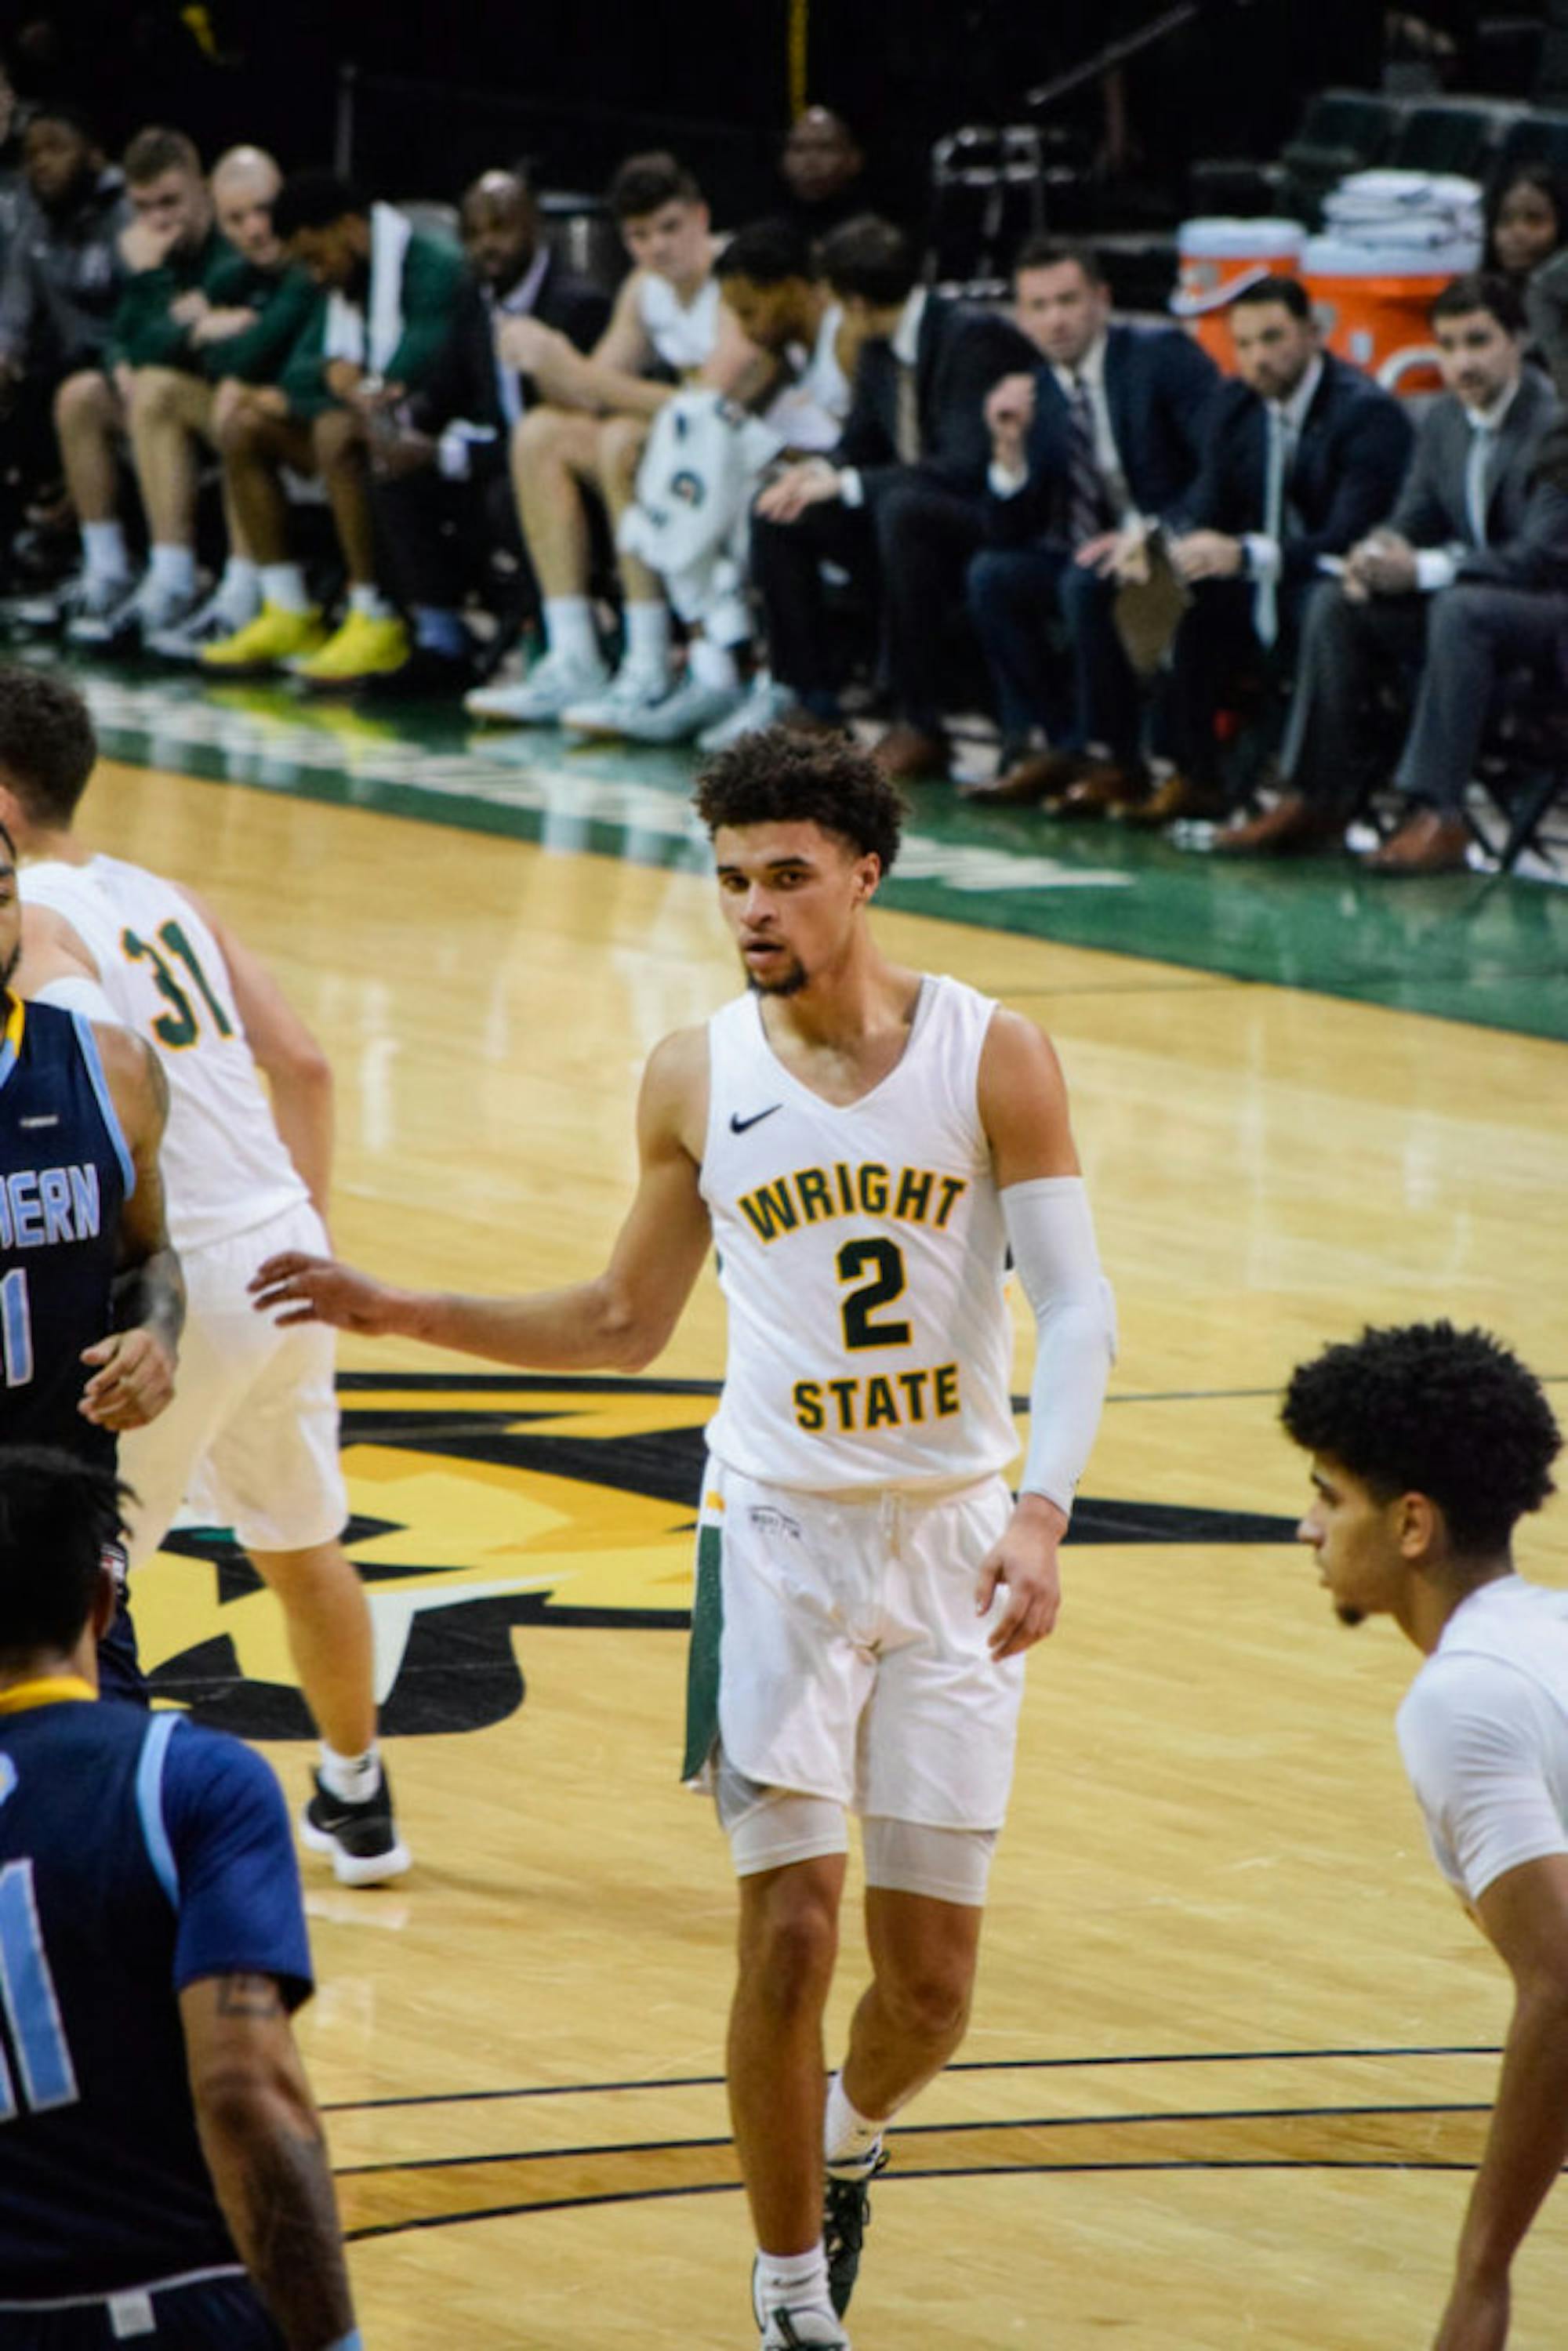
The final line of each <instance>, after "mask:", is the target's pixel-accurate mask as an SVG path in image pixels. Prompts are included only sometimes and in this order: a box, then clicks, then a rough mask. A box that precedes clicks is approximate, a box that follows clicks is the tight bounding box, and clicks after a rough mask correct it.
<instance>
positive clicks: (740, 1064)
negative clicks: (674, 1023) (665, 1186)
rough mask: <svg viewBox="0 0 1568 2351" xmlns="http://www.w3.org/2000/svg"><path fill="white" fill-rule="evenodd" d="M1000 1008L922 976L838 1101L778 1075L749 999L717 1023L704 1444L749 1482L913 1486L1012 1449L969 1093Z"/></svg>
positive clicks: (999, 1254)
mask: <svg viewBox="0 0 1568 2351" xmlns="http://www.w3.org/2000/svg"><path fill="white" fill-rule="evenodd" d="M994 1010H995V1006H994V1005H993V1003H992V1002H991V999H990V998H988V997H984V996H980V995H977V993H976V991H975V990H974V989H973V988H970V987H964V986H963V985H962V984H961V983H960V982H959V981H957V980H953V979H945V978H933V977H927V978H926V979H925V981H924V982H923V984H922V987H921V992H920V1001H919V1004H918V1005H917V1006H916V1008H915V1021H914V1025H913V1027H912V1029H911V1031H910V1036H909V1041H908V1043H907V1044H906V1046H905V1047H904V1057H903V1059H902V1060H901V1061H899V1063H898V1066H897V1068H896V1069H894V1070H892V1071H889V1072H888V1074H887V1076H886V1077H885V1078H883V1081H882V1082H881V1083H880V1085H877V1086H874V1087H873V1090H872V1092H870V1093H869V1094H866V1095H863V1096H862V1099H861V1100H860V1101H859V1102H853V1103H851V1104H850V1105H849V1106H848V1107H841V1106H838V1105H835V1104H834V1103H832V1102H824V1101H823V1100H822V1099H821V1096H820V1095H818V1094H815V1093H813V1092H811V1090H810V1087H808V1086H804V1085H802V1084H801V1083H800V1081H799V1080H798V1079H797V1078H794V1077H792V1076H791V1075H790V1073H789V1071H788V1070H787V1069H786V1068H785V1067H784V1064H783V1063H782V1061H779V1059H778V1057H777V1056H776V1055H775V1053H774V1052H773V1050H772V1048H771V1046H770V1045H769V1044H768V1039H767V1035H766V1032H765V1031H764V1029H763V1026H762V1011H761V1006H760V1002H759V1000H758V998H757V997H755V996H744V997H741V998H737V1001H736V1002H734V1003H733V1004H728V1005H727V1006H726V1007H725V1008H724V1010H723V1011H722V1012H718V1013H716V1014H715V1015H714V1017H713V1019H711V1020H710V1021H709V1023H708V1066H709V1082H710V1096H711V1098H710V1102H709V1106H708V1123H707V1139H706V1147H705V1149H704V1153H703V1164H702V1175H701V1185H702V1193H703V1197H704V1199H705V1200H706V1202H707V1206H708V1210H709V1213H710V1215H711V1217H712V1219H713V1228H714V1238H715V1240H716V1244H717V1249H718V1259H719V1282H720V1285H721V1287H722V1289H723V1290H724V1294H725V1297H726V1300H727V1303H728V1307H729V1353H728V1363H727V1370H726V1374H725V1383H724V1394H723V1395H722V1397H721V1398H720V1401H719V1408H718V1412H717V1415H716V1417H715V1419H714V1421H713V1424H712V1426H710V1428H709V1430H708V1444H709V1447H710V1448H711V1449H712V1451H713V1452H714V1454H715V1455H716V1457H717V1458H718V1459H719V1460H721V1461H723V1462H725V1463H726V1464H727V1466H728V1467H729V1468H733V1469H737V1470H739V1471H740V1472H741V1474H742V1475H743V1476H745V1477H748V1478H758V1479H764V1480H765V1481H767V1482H768V1484H771V1485H776V1486H794V1487H799V1488H801V1489H806V1490H809V1491H815V1492H834V1491H842V1490H845V1489H855V1488H868V1487H890V1486H891V1487H920V1486H926V1485H935V1484H938V1483H946V1482H950V1481H953V1480H956V1479H979V1478H984V1477H988V1476H992V1475H994V1474H995V1473H996V1472H997V1471H998V1470H1000V1469H1003V1468H1006V1466H1007V1464H1008V1463H1009V1461H1010V1460H1011V1458H1013V1455H1014V1454H1015V1453H1016V1452H1017V1450H1018V1438H1017V1436H1016V1433H1015V1430H1014V1426H1013V1418H1012V1409H1011V1404H1010V1400H1009V1372H1010V1370H1011V1366H1012V1325H1011V1322H1010V1320H1009V1315H1008V1311H1007V1307H1006V1304H1005V1302H1004V1300H1003V1295H1002V1291H1003V1284H1004V1281H1005V1279H1006V1266H1007V1237H1006V1233H1005V1230H1004V1228H1003V1223H1002V1212H1001V1203H1000V1201H999V1199H998V1195H997V1187H996V1184H995V1181H994V1179H993V1176H992V1173H991V1164H990V1153H989V1149H988V1144H987V1142H986V1137H985V1134H984V1131H983V1130H982V1128H981V1125H980V1117H979V1111H978V1107H977V1084H978V1078H979V1066H980V1049H981V1047H982V1046H983V1044H984V1042H985V1038H986V1030H987V1029H988V1026H989V1023H990V1018H991V1014H992V1012H993V1011H994Z"/></svg>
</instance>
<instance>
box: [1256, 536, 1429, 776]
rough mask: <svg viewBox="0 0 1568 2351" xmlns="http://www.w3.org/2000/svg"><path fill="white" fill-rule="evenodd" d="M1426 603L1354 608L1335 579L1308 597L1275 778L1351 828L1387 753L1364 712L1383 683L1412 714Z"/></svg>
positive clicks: (1379, 600) (1387, 599)
mask: <svg viewBox="0 0 1568 2351" xmlns="http://www.w3.org/2000/svg"><path fill="white" fill-rule="evenodd" d="M1437 601H1438V602H1439V603H1440V602H1441V601H1442V599H1441V598H1440V597H1439V598H1438V599H1437ZM1431 602H1432V599H1430V598H1429V597H1426V596H1370V597H1368V598H1367V599H1366V600H1365V601H1364V602H1358V601H1354V600H1353V599H1352V598H1351V597H1349V596H1347V595H1346V594H1345V592H1344V590H1343V588H1342V587H1341V586H1340V584H1339V582H1338V580H1322V581H1321V582H1320V583H1319V585H1318V586H1317V587H1315V588H1313V589H1312V590H1310V591H1309V594H1308V598H1307V604H1306V611H1305V616H1304V619H1303V622H1302V626H1301V660H1300V662H1299V663H1298V664H1297V668H1296V690H1295V693H1294V694H1293V695H1291V715H1290V719H1289V722H1288V723H1287V726H1286V728H1285V740H1284V747H1283V748H1282V750H1281V755H1280V772H1281V779H1282V780H1283V782H1284V783H1285V785H1286V786H1287V787H1288V789H1290V790H1291V791H1293V792H1300V793H1301V795H1302V797H1303V798H1304V799H1310V800H1311V801H1312V803H1313V804H1314V806H1316V807H1319V808H1321V809H1322V810H1323V811H1324V812H1325V814H1334V815H1337V816H1342V817H1343V818H1344V819H1346V820H1349V819H1350V818H1351V817H1353V816H1354V814H1355V812H1356V810H1358V809H1359V808H1360V807H1361V805H1362V803H1363V801H1364V799H1365V798H1366V796H1367V794H1368V792H1369V791H1371V790H1372V789H1374V787H1375V785H1376V784H1378V783H1379V782H1380V781H1381V780H1382V777H1383V775H1384V774H1385V773H1386V771H1387V764H1388V762H1387V758H1386V756H1380V753H1386V751H1387V745H1386V743H1385V742H1384V741H1382V740H1381V739H1380V730H1379V729H1378V728H1377V727H1376V726H1369V724H1368V713H1369V705H1371V702H1372V698H1373V696H1374V695H1375V693H1376V691H1377V689H1378V688H1379V686H1380V685H1385V684H1393V685H1395V686H1396V687H1398V688H1399V689H1400V696H1401V701H1402V704H1403V705H1404V706H1405V707H1406V708H1407V707H1408V705H1409V700H1410V695H1411V694H1412V692H1413V691H1414V687H1415V681H1416V672H1417V670H1418V668H1419V666H1420V664H1421V661H1422V657H1423V655H1424V653H1425V652H1426V647H1427V619H1428V607H1429V605H1430V604H1431Z"/></svg>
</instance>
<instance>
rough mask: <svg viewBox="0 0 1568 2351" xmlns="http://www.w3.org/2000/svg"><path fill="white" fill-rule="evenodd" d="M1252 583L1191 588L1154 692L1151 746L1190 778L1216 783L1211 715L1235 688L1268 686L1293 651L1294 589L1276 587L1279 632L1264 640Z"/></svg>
mask: <svg viewBox="0 0 1568 2351" xmlns="http://www.w3.org/2000/svg"><path fill="white" fill-rule="evenodd" d="M1254 593H1255V590H1254V587H1253V583H1252V582H1251V581H1250V580H1199V581H1198V583H1197V586H1196V587H1195V589H1194V590H1193V598H1192V602H1191V603H1190V604H1189V605H1188V606H1187V608H1186V611H1185V612H1184V613H1183V615H1182V620H1181V625H1180V627H1179V628H1178V629H1177V631H1176V639H1175V642H1174V643H1173V644H1172V647H1171V662H1170V668H1169V671H1168V673H1167V674H1166V676H1165V677H1164V679H1163V680H1162V682H1161V684H1160V687H1159V689H1158V694H1157V701H1156V716H1155V729H1154V735H1155V749H1156V750H1157V751H1160V752H1163V753H1164V754H1165V755H1166V757H1168V758H1171V759H1173V760H1174V761H1175V763H1176V767H1177V768H1179V769H1180V770H1181V772H1182V774H1183V775H1184V776H1186V777H1187V778H1189V779H1190V780H1191V781H1192V782H1193V783H1195V784H1203V785H1207V786H1209V787H1210V788H1218V786H1219V785H1220V784H1221V782H1222V780H1223V779H1222V776H1221V769H1220V745H1219V740H1218V736H1217V734H1216V732H1215V720H1216V718H1217V717H1218V715H1219V713H1220V711H1221V710H1223V709H1225V708H1227V707H1228V706H1231V705H1233V704H1234V701H1235V699H1236V697H1237V696H1238V695H1239V694H1247V693H1255V692H1256V691H1257V689H1258V688H1259V687H1260V686H1262V687H1265V688H1267V687H1273V686H1276V685H1277V684H1278V682H1279V680H1280V679H1281V678H1282V677H1288V676H1289V675H1290V673H1291V664H1292V662H1293V659H1294V656H1295V649H1296V632H1297V623H1298V622H1299V619H1300V611H1301V602H1300V598H1299V596H1296V595H1291V594H1290V593H1288V592H1287V591H1286V590H1284V589H1283V588H1281V591H1280V595H1279V601H1278V605H1277V611H1278V614H1279V627H1280V633H1279V635H1278V637H1277V638H1276V639H1275V642H1274V643H1273V644H1272V645H1265V644H1264V643H1262V641H1261V639H1260V637H1259V635H1258V632H1257V630H1256V628H1255V627H1254V626H1253V617H1252V616H1253V598H1254Z"/></svg>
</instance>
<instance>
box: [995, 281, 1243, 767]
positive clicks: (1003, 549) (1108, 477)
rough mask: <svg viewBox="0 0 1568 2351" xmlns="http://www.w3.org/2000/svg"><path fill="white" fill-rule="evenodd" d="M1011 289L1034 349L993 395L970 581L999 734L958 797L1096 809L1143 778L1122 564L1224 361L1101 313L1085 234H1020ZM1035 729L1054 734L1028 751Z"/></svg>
mask: <svg viewBox="0 0 1568 2351" xmlns="http://www.w3.org/2000/svg"><path fill="white" fill-rule="evenodd" d="M1013 290H1014V297H1015V300H1014V312H1013V315H1014V317H1015V318H1016V319H1017V320H1018V322H1019V326H1020V327H1021V328H1022V329H1023V331H1024V333H1025V334H1026V335H1027V336H1028V337H1029V340H1030V342H1031V343H1032V344H1033V345H1034V346H1035V348H1036V350H1038V351H1039V352H1040V365H1038V366H1037V367H1036V368H1034V369H1033V371H1031V372H1030V374H1029V375H1027V376H1021V375H1020V376H1010V377H1007V378H1005V379H1004V380H1003V381H1002V382H1001V383H999V384H998V386H997V388H996V390H995V391H994V392H992V393H991V395H990V398H989V400H988V402H987V403H986V419H987V423H988V428H989V431H990V435H991V468H990V477H989V479H990V493H991V495H990V498H989V501H988V535H989V538H990V541H991V544H990V545H989V546H988V548H987V549H986V550H985V552H984V553H983V554H980V555H977V557H976V558H975V559H974V561H973V563H972V564H971V565H970V567H969V588H968V595H969V613H970V617H971V619H972V620H973V622H974V624H975V632H976V634H977V637H978V638H979V640H980V645H981V648H982V650H983V652H984V653H985V655H986V660H987V662H988V665H989V667H990V672H991V675H992V678H993V679H994V681H995V684H996V690H997V705H998V714H999V717H1000V722H1001V732H1002V747H1001V757H1000V760H999V762H998V773H997V779H996V781H995V782H994V783H992V784H988V785H986V786H984V787H982V788H981V789H977V790H974V791H972V792H971V794H970V795H969V797H971V798H972V799H979V800H985V801H989V802H998V803H1017V802H1024V801H1032V800H1041V799H1043V800H1046V801H1048V802H1051V803H1053V804H1055V805H1057V806H1059V807H1061V808H1062V809H1063V810H1071V811H1076V810H1079V809H1083V810H1101V809H1105V808H1111V807H1115V806H1119V805H1122V804H1124V803H1125V802H1127V801H1129V800H1133V799H1142V798H1143V797H1144V794H1145V768H1144V763H1143V752H1142V710H1141V697H1140V695H1139V691H1138V686H1137V682H1136V680H1135V679H1134V675H1133V673H1132V670H1131V669H1130V667H1129V666H1128V663H1127V658H1126V655H1125V654H1124V652H1123V651H1122V645H1121V641H1120V639H1119V638H1118V636H1117V634H1116V630H1115V623H1114V614H1113V606H1114V601H1115V596H1116V591H1117V588H1118V585H1119V580H1120V575H1121V573H1122V571H1123V569H1124V568H1125V565H1126V562H1127V560H1128V559H1129V558H1131V557H1132V556H1133V555H1134V552H1135V551H1136V550H1139V549H1141V548H1142V546H1143V544H1144V540H1145V536H1146V533H1147V531H1148V529H1149V528H1150V526H1151V525H1152V524H1154V523H1155V522H1157V521H1158V520H1160V518H1161V517H1163V516H1165V515H1166V514H1168V513H1170V512H1172V511H1173V510H1174V509H1175V508H1176V506H1177V504H1178V503H1179V501H1180V499H1181V498H1182V497H1183V496H1185V495H1186V492H1187V491H1188V490H1189V489H1190V488H1191V486H1192V483H1193V480H1194V478H1195V476H1196V475H1197V468H1198V462H1199V459H1200V456H1201V455H1202V450H1203V433H1204V425H1205V420H1206V417H1207V410H1208V404H1209V401H1210V399H1211V398H1212V396H1213V393H1214V391H1215V388H1216V386H1217V385H1218V381H1219V376H1218V370H1217V369H1216V368H1215V366H1214V363H1213V361H1212V360H1210V359H1209V358H1208V357H1207V354H1206V353H1205V352H1203V351H1201V350H1199V349H1198V347H1197V343H1195V342H1194V341H1193V340H1192V339H1191V337H1190V336H1188V335H1186V334H1184V333H1182V332H1181V330H1180V329H1178V328H1174V327H1134V326H1124V325H1116V326H1113V325H1112V323H1111V292H1110V287H1108V285H1107V284H1106V281H1105V274H1104V271H1103V268H1102V266H1101V264H1100V261H1099V258H1098V256H1096V255H1095V254H1094V252H1093V251H1092V249H1091V248H1090V247H1089V246H1077V245H1061V244H1058V243H1055V242H1053V241H1052V240H1051V239H1050V238H1047V237H1042V236H1036V237H1031V238H1030V239H1029V241H1028V242H1027V243H1026V244H1025V246H1023V249H1022V251H1021V252H1020V253H1019V257H1018V263H1017V266H1016V270H1015V273H1014V281H1013ZM1053 622H1054V623H1055V624H1056V625H1057V626H1058V627H1059V628H1060V630H1061V632H1062V634H1063V635H1064V636H1065V640H1066V643H1065V647H1064V648H1059V646H1058V645H1057V644H1056V643H1052V641H1051V640H1052V633H1053V631H1052V624H1053ZM1037 727H1043V728H1044V730H1045V732H1046V734H1047V736H1048V737H1049V741H1050V748H1049V750H1046V751H1044V752H1041V751H1039V750H1038V749H1031V747H1030V738H1031V736H1032V735H1033V732H1034V730H1035V729H1036V728H1037Z"/></svg>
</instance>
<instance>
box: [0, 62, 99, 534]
mask: <svg viewBox="0 0 1568 2351" xmlns="http://www.w3.org/2000/svg"><path fill="white" fill-rule="evenodd" d="M22 152H23V168H24V171H25V172H26V186H27V196H28V203H27V204H26V207H25V209H24V211H23V214H22V219H21V223H20V226H19V229H18V233H17V235H16V237H15V239H14V240H13V242H12V245H11V248H10V252H9V255H8V256H7V258H6V263H5V276H4V279H3V281H0V397H3V398H4V400H5V442H6V453H5V455H6V472H7V475H8V477H9V479H10V481H11V483H12V485H13V486H14V490H15V492H16V494H17V495H22V494H25V492H26V488H27V487H28V486H33V485H37V484H40V483H44V482H49V481H52V480H54V479H55V478H56V476H57V475H58V472H59V451H58V446H57V443H56V440H55V428H54V414H53V411H54V400H55V393H56V391H57V387H58V386H59V384H60V383H61V382H62V381H63V380H64V379H65V378H66V377H67V376H68V375H74V374H76V373H77V372H78V371H80V370H82V369H95V370H96V369H101V366H102V363H103V355H104V352H105V350H106V349H107V347H108V343H109V335H110V324H111V322H112V319H113V317H114V312H115V309H116V308H117V306H118V304H119V300H120V290H121V288H122V287H123V285H124V283H125V265H124V263H123V262H122V261H121V259H120V232H121V230H122V229H124V228H125V226H126V225H127V224H128V222H129V220H130V217H131V215H130V210H129V207H128V206H127V204H126V201H125V182H124V179H123V178H122V176H121V174H120V172H118V171H116V170H114V169H112V168H111V167H110V165H108V164H107V163H106V162H105V161H104V155H103V151H102V149H101V148H100V147H99V143H98V141H97V139H96V138H95V136H94V134H93V131H92V130H91V128H90V126H89V123H88V122H87V121H86V120H85V118H83V117H82V116H81V115H79V114H78V113H77V112H76V111H75V110H73V109H72V108H70V107H67V106H58V105H54V104H50V105H47V106H43V107H40V108H39V109H38V110H37V111H36V112H35V113H34V115H33V117H32V119H31V120H30V121H29V122H28V125H27V128H26V132H25V133H24V134H23V142H22ZM15 518H16V517H15V514H14V512H12V513H9V514H8V516H7V520H8V521H10V522H13V523H14V521H15ZM5 536H6V537H7V538H8V537H9V530H7V531H6V533H5Z"/></svg>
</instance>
